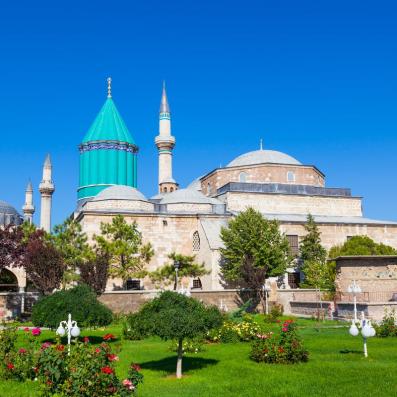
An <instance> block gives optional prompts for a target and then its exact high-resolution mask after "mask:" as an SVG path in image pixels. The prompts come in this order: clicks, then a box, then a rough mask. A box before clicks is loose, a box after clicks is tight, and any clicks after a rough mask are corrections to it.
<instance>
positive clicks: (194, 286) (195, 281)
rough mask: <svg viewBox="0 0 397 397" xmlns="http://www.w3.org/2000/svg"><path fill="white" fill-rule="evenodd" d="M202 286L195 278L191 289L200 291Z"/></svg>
mask: <svg viewBox="0 0 397 397" xmlns="http://www.w3.org/2000/svg"><path fill="white" fill-rule="evenodd" d="M202 288H203V286H202V284H201V280H200V279H199V278H196V279H194V280H193V289H202Z"/></svg>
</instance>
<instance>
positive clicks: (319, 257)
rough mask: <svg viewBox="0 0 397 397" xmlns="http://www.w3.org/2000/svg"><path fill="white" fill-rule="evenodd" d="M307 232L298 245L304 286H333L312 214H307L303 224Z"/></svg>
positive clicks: (325, 252) (325, 251)
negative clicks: (305, 221)
mask: <svg viewBox="0 0 397 397" xmlns="http://www.w3.org/2000/svg"><path fill="white" fill-rule="evenodd" d="M305 230H306V232H307V234H306V235H305V237H303V239H302V241H301V243H300V246H299V251H300V258H301V260H302V261H303V267H302V270H303V272H304V274H305V281H304V283H302V286H304V287H314V288H316V289H321V288H327V289H329V288H333V285H334V277H332V272H331V271H330V266H329V264H328V263H327V250H326V249H325V248H324V247H323V246H322V245H321V237H320V236H321V233H320V231H319V230H318V226H317V224H316V222H315V221H314V218H313V216H312V215H310V214H309V215H308V216H307V223H306V225H305Z"/></svg>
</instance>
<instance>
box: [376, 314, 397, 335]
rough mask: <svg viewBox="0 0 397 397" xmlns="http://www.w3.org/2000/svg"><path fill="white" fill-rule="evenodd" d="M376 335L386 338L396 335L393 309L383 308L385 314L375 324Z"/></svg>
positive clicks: (396, 328)
mask: <svg viewBox="0 0 397 397" xmlns="http://www.w3.org/2000/svg"><path fill="white" fill-rule="evenodd" d="M375 330H376V336H379V337H381V338H386V337H388V336H397V318H396V312H395V310H390V311H388V310H385V314H384V316H383V318H382V321H381V322H380V323H379V325H376V324H375Z"/></svg>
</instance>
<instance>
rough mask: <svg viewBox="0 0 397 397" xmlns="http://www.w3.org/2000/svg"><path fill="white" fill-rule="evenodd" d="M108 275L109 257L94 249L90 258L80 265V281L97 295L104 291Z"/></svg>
mask: <svg viewBox="0 0 397 397" xmlns="http://www.w3.org/2000/svg"><path fill="white" fill-rule="evenodd" d="M108 275H109V255H108V254H107V253H104V252H101V250H100V249H98V248H97V249H96V251H95V253H94V254H93V255H91V258H90V259H89V260H88V261H87V262H84V263H83V264H81V265H80V280H81V281H82V282H83V283H84V284H87V285H88V286H90V287H91V288H92V289H93V291H95V293H96V294H97V295H101V294H102V293H103V292H104V291H105V289H106V283H107V280H108Z"/></svg>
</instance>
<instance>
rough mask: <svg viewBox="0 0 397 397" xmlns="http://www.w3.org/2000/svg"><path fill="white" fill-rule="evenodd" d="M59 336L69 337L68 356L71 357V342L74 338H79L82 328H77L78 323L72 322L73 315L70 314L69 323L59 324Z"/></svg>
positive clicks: (62, 322)
mask: <svg viewBox="0 0 397 397" xmlns="http://www.w3.org/2000/svg"><path fill="white" fill-rule="evenodd" d="M56 333H57V335H59V336H60V337H62V336H65V334H67V336H68V355H70V340H71V338H72V336H73V338H77V337H78V336H79V335H80V328H79V327H78V326H77V322H76V321H72V315H71V314H70V313H69V315H68V321H61V322H60V323H59V327H58V329H57V331H56Z"/></svg>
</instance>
